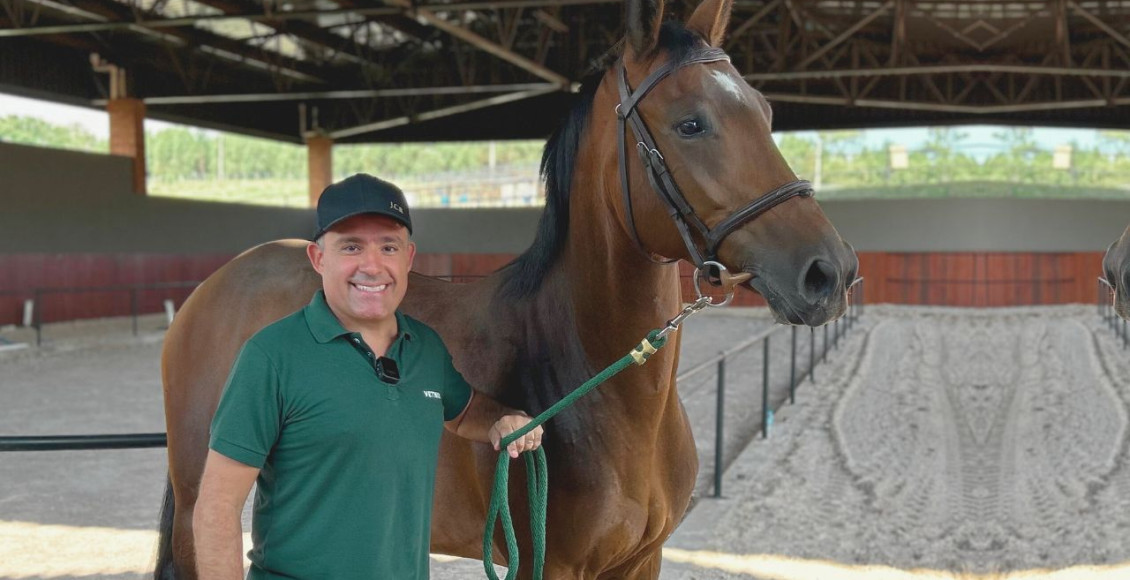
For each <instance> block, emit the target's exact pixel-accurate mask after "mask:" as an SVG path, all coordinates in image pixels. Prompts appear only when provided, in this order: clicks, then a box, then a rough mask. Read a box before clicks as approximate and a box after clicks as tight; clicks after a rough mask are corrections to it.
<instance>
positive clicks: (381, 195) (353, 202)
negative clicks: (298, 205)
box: [314, 173, 412, 240]
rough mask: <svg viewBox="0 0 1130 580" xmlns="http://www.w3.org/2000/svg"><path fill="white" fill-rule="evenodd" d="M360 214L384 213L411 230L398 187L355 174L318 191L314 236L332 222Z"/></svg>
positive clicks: (409, 218)
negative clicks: (320, 193)
mask: <svg viewBox="0 0 1130 580" xmlns="http://www.w3.org/2000/svg"><path fill="white" fill-rule="evenodd" d="M363 213H375V214H380V215H385V216H388V217H390V218H392V219H394V220H396V221H398V222H400V223H402V224H404V225H405V226H406V227H407V228H408V233H409V234H411V233H412V218H411V216H409V215H408V200H406V199H405V198H404V192H403V191H400V188H399V187H397V186H395V185H393V184H391V183H389V182H387V181H385V180H383V179H377V178H376V177H373V176H372V175H368V174H365V173H358V174H357V175H354V176H352V177H347V178H345V179H343V180H341V181H339V182H337V183H335V184H333V185H330V186H329V187H327V188H325V189H324V190H322V196H321V197H319V198H318V229H317V231H315V232H314V239H315V240H317V239H318V238H320V237H322V235H323V234H325V233H326V232H327V231H328V230H329V229H330V228H332V227H333V226H334V224H336V223H338V222H340V221H342V220H344V219H347V218H351V217H353V216H355V215H360V214H363Z"/></svg>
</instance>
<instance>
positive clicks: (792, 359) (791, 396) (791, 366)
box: [789, 326, 796, 405]
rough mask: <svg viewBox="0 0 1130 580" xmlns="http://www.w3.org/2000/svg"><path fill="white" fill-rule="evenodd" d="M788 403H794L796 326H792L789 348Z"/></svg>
mask: <svg viewBox="0 0 1130 580" xmlns="http://www.w3.org/2000/svg"><path fill="white" fill-rule="evenodd" d="M789 351H790V353H789V404H790V405H795V404H796V327H795V326H794V327H793V338H792V347H791V348H790V349H789Z"/></svg>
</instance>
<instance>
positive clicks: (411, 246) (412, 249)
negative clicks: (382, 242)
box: [408, 241, 416, 271]
mask: <svg viewBox="0 0 1130 580" xmlns="http://www.w3.org/2000/svg"><path fill="white" fill-rule="evenodd" d="M415 260H416V242H413V241H409V242H408V270H409V271H411V270H412V263H413V262H414V261H415Z"/></svg>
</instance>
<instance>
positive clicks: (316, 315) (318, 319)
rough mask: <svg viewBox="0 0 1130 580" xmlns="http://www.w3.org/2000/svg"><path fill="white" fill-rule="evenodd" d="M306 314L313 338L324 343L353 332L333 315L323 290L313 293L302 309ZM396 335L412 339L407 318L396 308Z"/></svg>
mask: <svg viewBox="0 0 1130 580" xmlns="http://www.w3.org/2000/svg"><path fill="white" fill-rule="evenodd" d="M302 310H303V313H304V314H305V315H306V325H307V326H308V327H309V328H310V334H312V335H314V340H316V341H318V342H320V343H322V344H325V343H327V342H329V341H331V340H333V339H335V338H337V337H339V336H349V335H351V334H353V333H352V332H349V331H348V330H346V329H345V327H343V326H342V325H341V321H339V320H338V319H337V316H334V313H333V311H332V310H330V305H329V304H327V303H326V293H325V291H324V290H318V291H317V292H315V293H314V297H313V298H311V299H310V303H309V304H307V305H306V307H305V308H303V309H302ZM395 315H396V337H397V338H400V337H402V336H403V337H404V338H406V339H409V340H411V339H412V332H411V331H410V330H409V328H408V326H409V325H408V320H407V318H406V317H405V316H404V315H403V314H401V313H400V310H397V311H396V313H395Z"/></svg>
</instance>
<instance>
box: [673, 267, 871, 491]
mask: <svg viewBox="0 0 1130 580" xmlns="http://www.w3.org/2000/svg"><path fill="white" fill-rule="evenodd" d="M851 292H852V296H853V297H854V300H852V301H851V303H850V305H849V307H848V312H847V313H846V314H845V315H844V316H843V317H841V318H838V319H836V321H835V322H833V323H831V324H825V325H824V326H823V335H824V340H823V347H822V349H821V352H820V355H819V356H817V355H816V329H812V331H811V332H810V333H809V351H808V368H807V369H805V368H799V370H800V371H801V373H800V374H799V375H798V374H797V371H798V366H797V348H796V347H797V333H798V328H797V327H796V326H791V327H789V340H790V348H789V352H790V356H789V399H788V402H789V404H793V403H796V388H797V385H798V384H800V383H802V382H804V380H805V379H806V378H807V379H809V380H811V381H813V382H815V381H816V365H817V359H819V360H820V362H824V361H826V360H827V359H828V351H829V350H832V349H835V348H836V346H837V345H838V344H839V340H840V339H841V338H843V337H844V336H845V335H846V334H847V332H848V331H849V330H850V329H851V328H853V327H854V326H855V324H856V322H858V321H859V317H860V316H862V314H863V299H864V285H863V279H862V278H860V279H859V280H857V283H856V284H854V285H853V287H852V289H851ZM784 330H785V327H782V326H775V327H773V328H770V329H768V330H765V331H762V332H761V333H759V334H757V335H754V336H753V337H752V338H750V339H748V340H745V341H743V342H741V343H739V344H737V345H736V346H734V347H732V348H730V349H729V350H726V351H724V352H721V353H719V354H718V355H716V356H714V357H712V358H710V359H707V360H705V361H703V362H701V363H699V364H697V365H695V366H693V367H691V368H689V369H687V370H686V371H684V372H683V373H680V374H679V375H678V376H677V377H676V378H675V380H676V382H685V381H686V380H687V379H689V378H690V377H692V376H695V375H697V374H699V373H701V372H703V371H705V370H706V369H709V368H711V367H714V368H715V369H716V371H715V372H716V373H717V377H718V382H717V388H716V391H715V396H716V399H717V403H716V404H715V419H714V497H716V498H718V497H722V473H723V472H724V471H725V469H724V468H722V467H721V466H722V463H723V458H722V453H723V452H722V449H723V443H724V436H723V426H724V422H725V420H724V414H725V409H726V404H725V398H726V360H727V359H733V358H735V357H736V356H737V355H739V354H741V353H743V352H745V351H746V350H748V349H749V348H750V347H752V346H754V345H756V344H758V343H761V344H762V349H761V353H762V354H761V357H762V359H761V437H762V438H763V439H765V438H768V437H769V428H770V424H771V423H772V417H773V415H774V414H775V413H776V412H777V410H778V409H779V408H780V406H778V407H776V408H774V407H773V404H772V402H771V401H770V400H769V362H770V356H769V341H770V339H771V338H772V337H773V336H774V335H775V334H777V333H779V332H783V331H784ZM829 335H831V336H829ZM801 364H802V365H803V362H802V363H801Z"/></svg>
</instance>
